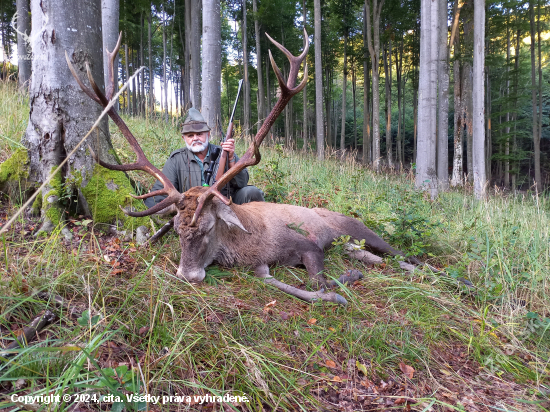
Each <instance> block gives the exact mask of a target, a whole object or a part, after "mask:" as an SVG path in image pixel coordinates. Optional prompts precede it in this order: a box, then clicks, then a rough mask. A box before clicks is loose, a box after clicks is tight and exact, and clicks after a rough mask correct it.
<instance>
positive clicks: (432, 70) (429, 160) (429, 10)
mask: <svg viewBox="0 0 550 412" xmlns="http://www.w3.org/2000/svg"><path fill="white" fill-rule="evenodd" d="M438 6H439V4H438V2H431V1H430V0H422V2H421V12H420V15H421V23H420V24H421V30H420V78H419V86H418V101H419V105H418V148H417V155H416V187H417V188H421V189H423V190H429V191H430V194H431V197H432V199H433V198H435V197H436V196H437V193H438V184H437V172H436V141H437V134H436V122H435V121H434V120H435V119H437V113H436V110H437V95H436V93H437V54H438V47H437V45H438V39H439V31H438V27H439V25H438V20H439V7H438Z"/></svg>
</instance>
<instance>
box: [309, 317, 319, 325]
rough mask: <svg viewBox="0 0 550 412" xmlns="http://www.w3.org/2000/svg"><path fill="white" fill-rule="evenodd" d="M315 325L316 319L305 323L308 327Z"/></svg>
mask: <svg viewBox="0 0 550 412" xmlns="http://www.w3.org/2000/svg"><path fill="white" fill-rule="evenodd" d="M316 323H317V319H315V318H311V319H310V320H308V321H307V324H308V325H315V324H316Z"/></svg>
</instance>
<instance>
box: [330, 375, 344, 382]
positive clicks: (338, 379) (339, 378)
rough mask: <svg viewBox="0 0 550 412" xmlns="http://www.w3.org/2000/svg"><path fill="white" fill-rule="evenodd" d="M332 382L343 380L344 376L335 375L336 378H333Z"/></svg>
mask: <svg viewBox="0 0 550 412" xmlns="http://www.w3.org/2000/svg"><path fill="white" fill-rule="evenodd" d="M332 382H343V380H342V378H341V377H339V376H338V375H336V376H334V378H332Z"/></svg>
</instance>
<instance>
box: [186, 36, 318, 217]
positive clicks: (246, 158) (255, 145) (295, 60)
mask: <svg viewBox="0 0 550 412" xmlns="http://www.w3.org/2000/svg"><path fill="white" fill-rule="evenodd" d="M266 36H267V38H268V39H269V40H271V41H272V42H273V44H275V46H277V47H278V48H279V49H280V50H281V51H282V52H283V53H284V54H285V56H286V57H287V58H288V60H289V61H290V73H289V76H288V80H287V81H286V82H285V81H284V78H283V75H282V73H281V70H280V69H279V67H278V66H277V64H276V63H275V60H274V59H273V55H272V54H271V51H269V59H270V60H271V66H272V67H273V71H274V72H275V75H276V76H277V79H278V80H279V86H280V88H281V93H280V97H279V100H278V101H277V103H276V104H275V106H274V107H273V109H272V110H271V113H269V115H268V116H267V118H266V120H265V122H264V124H263V125H262V127H261V128H260V130H258V133H257V134H256V136H255V137H254V139H253V140H252V143H251V144H250V146H249V147H248V150H247V151H246V153H245V154H244V155H243V157H241V158H240V159H239V161H238V162H237V163H236V164H235V165H234V166H233V167H232V168H231V169H229V170H228V171H227V172H225V173H224V174H223V176H222V177H221V178H220V179H219V180H218V181H217V182H216V183H215V184H214V185H213V186H212V187H210V188H209V189H208V190H207V191H206V192H204V193H203V194H202V195H201V196H200V197H199V199H198V205H197V208H196V209H195V214H194V215H193V220H192V221H191V225H194V224H195V223H196V222H197V219H198V217H199V216H200V213H201V211H202V208H203V206H204V204H205V202H206V201H207V200H208V199H210V198H212V197H213V196H216V197H218V198H220V199H221V200H222V201H223V202H224V203H226V204H227V202H226V201H227V198H225V197H224V196H223V195H222V194H221V193H220V188H222V187H224V186H225V185H226V184H227V183H229V181H230V180H231V179H233V178H234V177H235V176H236V175H237V174H239V173H240V172H241V171H242V170H243V169H244V168H245V167H247V166H254V165H256V164H258V163H259V162H260V159H261V154H260V145H261V144H262V142H263V140H264V138H265V137H266V136H267V133H268V132H269V129H271V126H273V123H275V120H277V117H279V115H280V114H281V112H282V111H283V109H284V108H285V106H286V105H287V104H288V102H289V101H290V99H292V97H293V96H294V95H296V94H297V93H299V92H300V91H301V90H302V89H303V88H304V87H305V85H306V82H307V65H306V64H304V79H303V80H302V82H301V83H300V84H299V85H298V86H297V87H294V84H295V83H296V78H297V77H298V70H299V69H300V65H301V64H302V61H304V59H305V58H306V56H307V52H308V49H309V38H308V37H307V32H306V30H305V28H304V37H305V42H304V43H305V46H304V51H303V52H302V53H301V54H300V55H299V56H298V57H295V56H293V55H292V54H291V53H290V52H289V51H288V50H287V49H286V48H285V47H284V46H283V45H281V44H279V43H278V42H276V41H275V40H273V39H272V38H271V37H270V36H269V35H268V34H267V33H266Z"/></svg>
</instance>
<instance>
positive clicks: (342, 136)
mask: <svg viewBox="0 0 550 412" xmlns="http://www.w3.org/2000/svg"><path fill="white" fill-rule="evenodd" d="M347 48H348V32H347V30H346V31H345V33H344V73H343V79H342V130H341V132H340V151H341V152H342V153H341V155H342V156H343V155H344V153H345V150H346V103H347V102H346V89H347V81H348V55H347Z"/></svg>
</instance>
